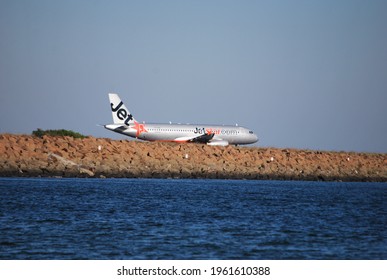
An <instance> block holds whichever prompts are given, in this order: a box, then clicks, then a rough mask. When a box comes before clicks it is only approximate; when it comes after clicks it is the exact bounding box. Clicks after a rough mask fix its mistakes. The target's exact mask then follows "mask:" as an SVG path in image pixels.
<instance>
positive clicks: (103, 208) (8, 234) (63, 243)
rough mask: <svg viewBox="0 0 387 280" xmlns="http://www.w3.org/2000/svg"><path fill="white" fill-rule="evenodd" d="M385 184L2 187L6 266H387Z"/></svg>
mask: <svg viewBox="0 0 387 280" xmlns="http://www.w3.org/2000/svg"><path fill="white" fill-rule="evenodd" d="M386 198H387V184H385V183H338V182H330V183H324V182H283V181H227V180H158V179H157V180H156V179H155V180H153V179H39V178H36V179H21V178H17V179H16V178H14V179H10V178H0V258H1V259H386V258H387V202H386Z"/></svg>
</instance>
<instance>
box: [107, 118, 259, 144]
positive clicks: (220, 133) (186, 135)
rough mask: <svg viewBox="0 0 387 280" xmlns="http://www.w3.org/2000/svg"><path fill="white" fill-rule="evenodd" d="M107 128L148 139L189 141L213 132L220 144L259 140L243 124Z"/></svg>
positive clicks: (214, 137)
mask: <svg viewBox="0 0 387 280" xmlns="http://www.w3.org/2000/svg"><path fill="white" fill-rule="evenodd" d="M105 128H107V129H109V130H112V131H115V132H118V133H122V134H125V135H127V136H130V137H134V138H138V139H141V140H147V141H171V142H189V141H190V140H191V139H194V138H195V137H199V136H201V135H203V134H207V135H211V134H213V137H212V139H211V140H212V141H213V142H214V144H215V143H216V144H218V145H222V144H224V145H227V144H231V145H244V144H252V143H255V142H257V141H258V137H257V136H256V135H255V134H254V133H253V132H252V131H250V130H248V129H247V128H244V127H241V126H229V125H222V126H219V125H207V124H161V123H147V124H137V125H134V126H123V125H120V124H110V125H105ZM209 144H211V142H209Z"/></svg>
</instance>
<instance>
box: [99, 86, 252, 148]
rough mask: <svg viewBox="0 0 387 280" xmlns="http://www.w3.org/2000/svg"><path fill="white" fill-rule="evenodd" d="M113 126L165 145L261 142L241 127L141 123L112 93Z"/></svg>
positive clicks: (110, 126)
mask: <svg viewBox="0 0 387 280" xmlns="http://www.w3.org/2000/svg"><path fill="white" fill-rule="evenodd" d="M109 101H110V108H111V111H112V115H113V122H114V123H113V124H107V125H104V127H105V128H106V129H108V130H111V131H114V132H117V133H121V134H124V135H127V136H130V137H133V138H136V139H141V140H146V141H164V142H178V143H182V142H188V143H190V142H192V143H203V144H207V145H211V146H227V145H229V144H231V145H236V146H237V145H245V144H253V143H255V142H257V141H258V137H257V135H255V134H254V132H253V131H251V130H249V129H247V128H245V127H242V126H238V125H236V126H230V125H208V124H172V123H146V124H145V123H139V122H138V121H137V120H136V119H135V118H134V117H133V115H132V114H131V113H130V112H129V110H128V109H127V108H126V106H125V105H124V103H123V102H122V101H121V98H120V97H119V96H118V94H116V93H109Z"/></svg>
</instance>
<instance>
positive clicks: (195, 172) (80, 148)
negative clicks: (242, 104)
mask: <svg viewBox="0 0 387 280" xmlns="http://www.w3.org/2000/svg"><path fill="white" fill-rule="evenodd" d="M0 176H62V177H146V178H222V179H223V178H224V179H286V180H343V181H344V180H345V181H387V155H386V154H368V153H348V152H322V151H311V150H297V149H277V148H256V147H234V146H227V147H217V146H215V147H213V146H207V145H201V144H175V143H160V142H154V143H151V142H137V141H127V140H111V139H105V138H93V137H88V138H85V139H74V138H72V137H52V136H44V137H43V138H38V137H34V136H29V135H11V134H1V135H0Z"/></svg>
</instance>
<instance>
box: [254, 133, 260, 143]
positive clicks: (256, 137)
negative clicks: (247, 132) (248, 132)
mask: <svg viewBox="0 0 387 280" xmlns="http://www.w3.org/2000/svg"><path fill="white" fill-rule="evenodd" d="M253 139H254V140H253V141H254V143H256V142H258V140H259V139H258V136H257V135H256V134H254V135H253Z"/></svg>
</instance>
